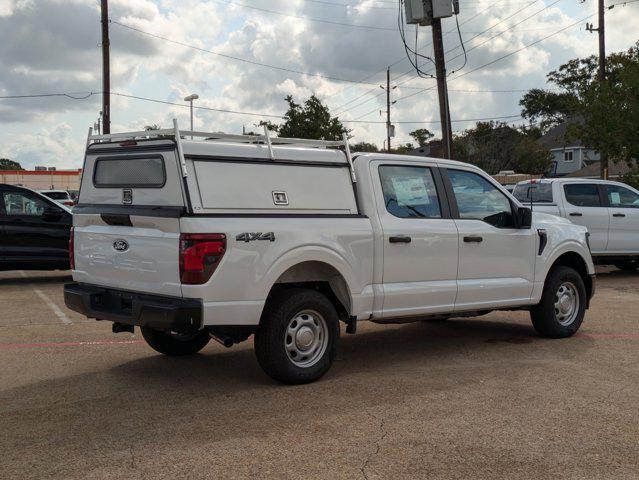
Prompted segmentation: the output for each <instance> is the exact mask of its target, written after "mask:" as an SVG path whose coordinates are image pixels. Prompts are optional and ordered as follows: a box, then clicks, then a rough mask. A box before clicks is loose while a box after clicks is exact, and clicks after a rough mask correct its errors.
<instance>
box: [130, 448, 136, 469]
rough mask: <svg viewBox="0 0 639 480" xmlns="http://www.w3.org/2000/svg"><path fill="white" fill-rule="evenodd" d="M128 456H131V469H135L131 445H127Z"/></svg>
mask: <svg viewBox="0 0 639 480" xmlns="http://www.w3.org/2000/svg"><path fill="white" fill-rule="evenodd" d="M129 455H130V456H131V468H135V453H134V452H133V445H129Z"/></svg>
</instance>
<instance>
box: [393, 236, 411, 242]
mask: <svg viewBox="0 0 639 480" xmlns="http://www.w3.org/2000/svg"><path fill="white" fill-rule="evenodd" d="M388 241H389V242H390V243H410V242H412V241H413V239H412V238H410V237H407V236H404V235H402V236H397V237H389V238H388Z"/></svg>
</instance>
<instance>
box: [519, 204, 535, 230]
mask: <svg viewBox="0 0 639 480" xmlns="http://www.w3.org/2000/svg"><path fill="white" fill-rule="evenodd" d="M517 226H518V227H519V228H521V229H528V228H530V227H532V210H531V209H530V208H528V207H518V208H517Z"/></svg>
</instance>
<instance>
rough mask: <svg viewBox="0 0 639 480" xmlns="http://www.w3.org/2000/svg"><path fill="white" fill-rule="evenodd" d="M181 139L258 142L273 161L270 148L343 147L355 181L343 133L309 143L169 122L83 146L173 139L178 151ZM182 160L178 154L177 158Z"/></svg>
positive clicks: (94, 139) (93, 137)
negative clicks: (168, 125)
mask: <svg viewBox="0 0 639 480" xmlns="http://www.w3.org/2000/svg"><path fill="white" fill-rule="evenodd" d="M185 137H192V138H198V139H204V140H205V141H210V142H214V141H218V140H219V141H226V142H237V143H248V144H253V143H259V144H264V145H267V146H268V149H269V156H270V158H271V159H272V160H273V159H275V154H274V151H273V147H286V146H290V147H306V148H329V147H333V148H340V147H341V148H343V149H344V153H345V155H346V160H347V161H348V165H349V168H350V171H351V178H352V180H353V183H355V182H356V181H357V179H356V177H355V169H354V168H353V158H352V156H351V151H350V147H349V144H348V136H347V135H346V134H343V135H342V139H341V140H310V139H306V138H284V137H271V136H270V135H269V132H268V129H267V128H266V127H264V135H238V134H231V133H223V132H197V131H189V130H180V129H179V128H178V124H177V120H173V128H171V129H160V130H144V131H138V132H124V133H107V134H102V135H91V133H90V134H89V137H88V139H87V146H89V145H91V144H93V143H108V142H117V141H121V142H126V141H136V140H153V139H162V138H170V139H174V140H175V141H176V142H177V144H178V149H179V150H181V149H182V141H181V140H182V139H183V138H185ZM180 156H181V158H183V156H182V155H180ZM182 169H183V172H182V173H183V174H184V176H186V175H187V173H186V165H185V164H184V163H183V165H182Z"/></svg>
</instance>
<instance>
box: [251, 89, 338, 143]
mask: <svg viewBox="0 0 639 480" xmlns="http://www.w3.org/2000/svg"><path fill="white" fill-rule="evenodd" d="M285 100H286V103H288V110H287V112H286V114H285V115H284V120H285V121H284V123H282V124H280V125H277V124H274V123H272V122H261V123H260V125H266V126H267V127H268V129H269V130H272V131H274V132H277V134H278V135H279V136H280V137H291V138H310V139H315V140H322V139H323V140H341V139H342V135H343V134H344V133H346V134H348V133H349V130H348V129H347V128H346V127H344V125H342V122H340V121H339V118H337V117H332V116H331V113H330V111H329V109H328V107H327V106H325V105H324V104H322V102H321V101H320V99H319V98H317V97H316V96H315V95H312V96H311V97H310V98H309V99H308V100H306V101H305V102H304V104H303V105H302V104H298V103H295V101H294V100H293V97H292V96H290V95H289V96H287V97H286V99H285Z"/></svg>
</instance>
